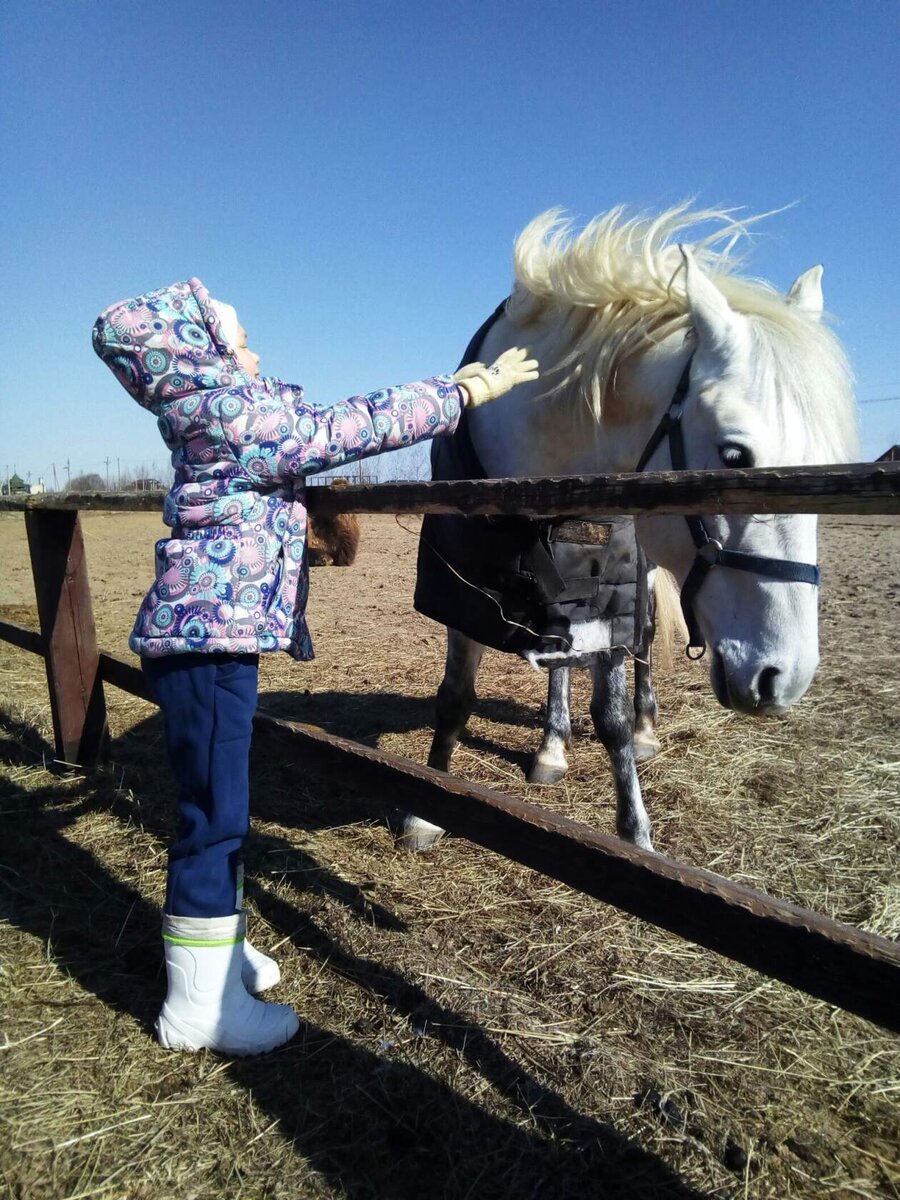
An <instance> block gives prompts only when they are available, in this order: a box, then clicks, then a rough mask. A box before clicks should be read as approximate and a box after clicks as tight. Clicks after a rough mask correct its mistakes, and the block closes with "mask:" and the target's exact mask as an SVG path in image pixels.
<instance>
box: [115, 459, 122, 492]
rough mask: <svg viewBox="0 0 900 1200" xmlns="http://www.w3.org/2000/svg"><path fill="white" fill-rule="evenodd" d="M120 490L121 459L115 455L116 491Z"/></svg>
mask: <svg viewBox="0 0 900 1200" xmlns="http://www.w3.org/2000/svg"><path fill="white" fill-rule="evenodd" d="M121 490H122V466H121V460H120V459H119V458H118V457H117V458H116V491H117V492H121Z"/></svg>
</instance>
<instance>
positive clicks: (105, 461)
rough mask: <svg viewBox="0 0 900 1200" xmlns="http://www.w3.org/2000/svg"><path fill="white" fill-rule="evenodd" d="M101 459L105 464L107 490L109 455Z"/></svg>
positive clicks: (107, 488) (107, 487)
mask: <svg viewBox="0 0 900 1200" xmlns="http://www.w3.org/2000/svg"><path fill="white" fill-rule="evenodd" d="M103 461H104V463H105V464H106V490H107V491H109V464H110V458H109V455H107V456H106V458H105V459H104V460H103Z"/></svg>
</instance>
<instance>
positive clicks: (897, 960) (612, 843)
mask: <svg viewBox="0 0 900 1200" xmlns="http://www.w3.org/2000/svg"><path fill="white" fill-rule="evenodd" d="M308 498H309V500H310V501H311V508H313V510H314V511H329V512H335V511H343V512H346V511H356V512H406V513H413V512H462V513H479V512H485V513H507V512H509V513H513V512H515V513H520V514H522V513H524V514H527V515H548V514H552V515H589V514H590V513H592V512H603V513H617V512H626V513H634V512H636V511H644V512H650V511H652V512H659V513H664V512H665V513H689V512H711V511H729V512H817V511H829V512H842V513H887V514H890V513H897V512H900V464H895V463H888V464H878V465H876V466H872V465H871V464H861V465H859V466H856V467H850V468H816V469H805V468H804V469H798V468H792V469H790V470H785V471H768V470H764V471H712V472H678V473H677V474H673V473H661V474H657V475H640V476H596V477H589V478H588V477H584V478H582V477H570V478H566V479H555V480H524V481H523V480H519V481H517V480H482V481H475V482H462V483H458V482H457V483H450V484H446V483H439V484H438V483H432V484H393V485H383V486H379V487H366V486H363V487H349V488H346V489H342V490H338V491H333V490H332V489H330V488H327V489H326V488H317V489H315V491H314V492H311V493H309V495H308ZM320 498H321V499H320ZM161 501H162V496H161V495H160V494H158V493H157V494H153V493H143V494H139V495H134V494H128V495H104V494H98V495H91V496H86V497H82V496H71V495H70V496H67V497H63V498H60V497H56V496H53V497H43V496H41V497H28V498H24V499H19V498H17V497H2V498H0V510H4V509H5V510H6V511H24V513H25V519H26V526H27V531H28V539H29V547H30V551H31V561H32V570H33V573H34V580H35V591H36V595H37V601H38V616H39V621H40V632H38V631H35V630H31V629H26V628H24V627H22V626H20V625H15V624H13V623H11V622H0V640H3V641H7V642H10V643H12V644H13V645H16V646H18V647H19V648H21V649H24V650H28V651H31V652H33V653H36V654H39V655H40V656H42V657H43V658H44V660H45V664H46V668H47V679H48V685H49V689H50V701H51V709H52V712H53V725H54V737H55V741H56V753H57V757H58V758H59V759H60V760H61V761H63V762H67V763H78V764H82V765H86V766H90V765H91V764H92V763H94V762H96V760H97V759H98V757H100V756H101V755H102V753H103V751H104V748H105V746H106V744H107V727H106V709H105V703H104V697H103V684H104V683H107V684H111V685H113V686H116V687H119V688H123V689H124V690H126V691H128V692H130V693H132V694H134V695H138V696H142V697H143V698H144V699H148V700H150V699H151V696H150V694H149V689H148V688H147V685H146V681H145V680H144V677H143V675H142V673H141V671H140V670H139V668H137V667H136V666H135V665H134V664H133V663H130V662H128V661H126V660H125V659H122V658H119V657H117V656H116V655H112V654H106V653H103V652H101V651H100V650H99V649H98V647H97V644H96V637H95V634H94V622H93V615H92V610H91V595H90V588H89V585H88V579H87V571H86V567H85V563H84V548H83V541H82V536H81V526H80V521H79V518H78V509H79V508H92V509H98V510H107V511H110V510H112V511H146V510H153V509H158V507H159V506H160V504H161ZM256 725H257V730H258V733H259V734H260V736H261V737H262V738H263V739H268V740H270V741H272V742H274V743H276V744H277V745H278V746H279V748H280V750H281V752H282V753H283V754H284V755H285V757H286V758H289V757H290V756H292V755H294V754H300V755H301V756H302V759H303V761H304V762H315V763H319V764H320V765H322V766H324V767H326V768H328V769H337V770H340V771H347V772H349V773H350V774H351V775H352V777H353V778H354V779H355V780H356V781H357V783H359V785H360V786H361V790H362V791H363V792H365V793H368V794H369V795H372V796H376V797H382V798H384V799H385V800H387V799H388V798H389V801H390V804H391V805H400V806H402V807H403V808H405V809H407V810H408V811H410V812H413V813H415V814H416V815H417V816H421V817H424V818H425V819H426V820H429V821H432V822H433V823H435V824H437V825H441V826H442V827H444V828H445V829H449V830H450V831H451V832H453V833H457V834H459V835H461V836H463V837H466V838H469V839H470V840H471V841H474V842H476V843H478V844H479V845H482V846H485V847H487V848H488V849H490V850H493V851H496V852H497V853H499V854H501V855H504V856H505V857H507V858H510V859H513V860H514V861H516V862H520V863H523V864H525V865H526V866H529V867H532V868H534V869H536V870H539V871H542V872H543V873H545V874H547V875H549V876H551V877H552V878H554V879H558V880H560V881H561V882H563V883H566V884H569V885H570V886H572V887H574V888H577V889H578V890H580V891H582V892H584V893H586V894H587V895H589V896H593V897H595V898H597V899H599V900H603V901H606V902H607V903H610V904H614V905H615V906H616V907H618V908H621V909H623V910H625V911H626V912H630V913H633V914H634V915H636V916H639V917H642V918H643V919H645V920H647V921H651V922H652V923H654V924H656V925H658V926H660V927H662V928H664V929H667V930H670V931H671V932H673V933H676V934H678V935H680V936H681V937H685V938H688V939H690V940H691V941H693V942H695V943H697V944H698V945H702V946H706V947H707V948H709V949H712V950H715V951H717V952H718V953H720V954H723V955H725V956H727V957H729V958H732V959H735V960H736V961H738V962H742V963H744V964H746V965H747V966H750V967H753V968H754V969H756V970H758V971H762V972H763V973H765V974H766V975H769V976H771V977H772V978H774V979H780V980H782V981H784V982H786V983H789V984H791V985H792V986H794V987H797V988H799V989H801V990H803V991H806V992H808V993H810V994H811V995H813V996H817V997H819V998H820V999H822V1000H826V1001H828V1002H829V1003H831V1004H837V1005H840V1006H841V1007H842V1008H845V1009H847V1010H848V1011H850V1012H854V1013H857V1014H858V1015H860V1016H863V1017H866V1018H868V1019H869V1020H871V1021H874V1022H876V1023H878V1024H880V1025H883V1026H884V1027H886V1028H888V1029H892V1030H895V1031H900V947H898V945H897V944H896V943H894V942H891V941H888V940H887V939H885V938H880V937H876V936H875V935H873V934H868V933H864V932H862V931H861V930H858V929H854V928H852V927H850V926H846V925H841V924H839V923H837V922H835V921H833V920H831V919H830V918H828V917H825V916H822V915H820V914H817V913H812V912H808V911H806V910H805V909H802V908H799V907H797V906H796V905H792V904H788V903H786V902H784V901H780V900H776V899H773V898H772V897H770V896H766V895H765V894H764V893H762V892H758V891H755V890H754V889H752V888H748V887H744V886H742V885H740V884H736V883H733V882H731V881H730V880H728V879H724V878H722V877H720V876H717V875H714V874H712V873H711V872H708V871H703V870H700V869H699V868H696V867H690V866H687V865H685V864H682V863H678V862H675V861H673V860H671V859H668V858H665V857H664V856H663V855H659V854H654V853H650V852H647V851H643V850H639V849H637V848H636V847H633V846H629V845H627V844H626V843H624V842H622V841H620V840H619V839H618V838H613V837H609V836H607V835H604V834H602V833H598V832H597V831H595V830H593V829H590V828H589V827H587V826H585V825H581V824H578V823H577V822H574V821H570V820H568V819H567V818H565V817H561V816H558V815H556V814H554V813H551V812H548V811H547V810H545V809H542V808H539V807H537V806H536V805H533V804H526V803H524V802H522V801H518V800H514V799H512V798H510V797H507V796H503V795H501V794H500V793H497V792H494V791H491V790H490V789H488V788H484V787H480V786H478V785H476V784H470V783H467V782H464V781H463V780H460V779H454V778H453V777H451V776H448V775H444V774H443V773H441V772H438V771H433V770H430V769H429V768H427V767H422V766H419V765H418V764H416V763H413V762H410V761H409V760H407V759H403V758H399V757H397V756H395V755H391V754H387V753H385V752H383V751H380V750H375V749H373V748H371V747H369V746H364V745H361V744H360V743H357V742H352V741H349V740H347V739H344V738H339V737H334V736H332V735H329V734H325V733H323V732H322V731H320V730H316V729H315V728H313V727H310V726H305V725H300V724H297V723H295V722H290V721H283V720H279V719H277V718H275V717H273V716H270V715H268V714H266V713H265V712H263V711H260V712H259V713H258V714H257V718H256Z"/></svg>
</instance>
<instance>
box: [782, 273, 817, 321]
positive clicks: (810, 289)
mask: <svg viewBox="0 0 900 1200" xmlns="http://www.w3.org/2000/svg"><path fill="white" fill-rule="evenodd" d="M822 270H823V268H822V266H821V264H818V265H817V266H815V267H810V268H809V270H808V271H804V272H803V274H802V275H800V276H798V277H797V279H795V280H794V282H793V283H792V284H791V290H790V291H789V292H788V294H787V298H788V304H793V305H796V307H797V308H799V309H800V311H801V312H802V313H805V314H806V316H808V317H811V318H812V320H814V321H818V320H821V317H822V311H823V309H824V308H825V298H824V296H823V295H822Z"/></svg>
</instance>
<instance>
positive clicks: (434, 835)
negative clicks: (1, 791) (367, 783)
mask: <svg viewBox="0 0 900 1200" xmlns="http://www.w3.org/2000/svg"><path fill="white" fill-rule="evenodd" d="M483 654H484V646H482V645H480V644H479V643H478V642H473V641H472V640H471V638H467V637H465V636H464V635H463V634H461V633H457V631H456V630H455V629H448V630H447V662H446V665H445V667H444V678H443V680H442V681H441V686H440V687H439V688H438V694H437V702H436V704H435V721H434V737H433V738H432V740H431V750H430V751H429V753H428V765H429V767H435V768H436V769H437V770H438V771H449V770H450V757H451V755H452V754H453V751H454V749H455V747H456V743H457V742H458V741H459V735H460V734H461V733H462V731H463V729H465V726H466V721H468V719H469V717H470V715H471V713H472V709H473V708H474V707H475V676H476V675H477V674H478V665H479V663H480V662H481V658H482V655H483ZM443 836H444V831H443V829H441V827H440V826H439V825H432V824H431V822H430V821H424V820H423V819H422V818H421V817H414V816H412V815H410V814H407V815H405V816H404V817H403V818H402V820H401V824H400V833H399V835H398V838H397V841H398V842H399V843H400V845H401V846H403V847H405V848H406V849H407V850H427V849H428V848H429V847H431V846H433V845H434V844H435V843H436V842H438V841H440V839H441V838H442V837H443Z"/></svg>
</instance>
